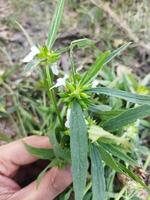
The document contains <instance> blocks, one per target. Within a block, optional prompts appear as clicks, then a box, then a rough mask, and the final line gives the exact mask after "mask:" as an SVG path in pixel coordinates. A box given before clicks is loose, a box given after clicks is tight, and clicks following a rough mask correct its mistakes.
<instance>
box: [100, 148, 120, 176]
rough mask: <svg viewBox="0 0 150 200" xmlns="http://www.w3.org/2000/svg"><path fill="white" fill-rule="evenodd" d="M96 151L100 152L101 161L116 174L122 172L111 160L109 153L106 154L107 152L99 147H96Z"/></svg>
mask: <svg viewBox="0 0 150 200" xmlns="http://www.w3.org/2000/svg"><path fill="white" fill-rule="evenodd" d="M98 149H99V151H100V155H101V158H102V160H103V161H104V162H105V163H106V165H107V166H109V167H110V168H111V169H113V170H115V171H117V172H122V171H121V169H120V168H119V166H118V163H117V162H116V161H115V160H114V159H113V157H112V156H111V155H110V153H108V151H107V150H105V149H104V148H103V147H102V146H101V145H98Z"/></svg>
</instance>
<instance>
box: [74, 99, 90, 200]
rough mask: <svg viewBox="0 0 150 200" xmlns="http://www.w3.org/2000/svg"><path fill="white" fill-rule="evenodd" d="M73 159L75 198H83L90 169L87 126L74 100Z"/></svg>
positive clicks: (77, 199)
mask: <svg viewBox="0 0 150 200" xmlns="http://www.w3.org/2000/svg"><path fill="white" fill-rule="evenodd" d="M70 134H71V135H70V136H71V141H70V142H71V144H70V145H71V160H72V175H73V187H74V191H75V199H76V200H82V198H83V193H84V189H85V184H86V178H87V169H88V160H87V156H88V136H87V126H86V124H85V120H84V117H83V113H82V109H81V107H80V105H79V104H78V103H77V102H76V101H74V102H73V105H72V108H71V116H70Z"/></svg>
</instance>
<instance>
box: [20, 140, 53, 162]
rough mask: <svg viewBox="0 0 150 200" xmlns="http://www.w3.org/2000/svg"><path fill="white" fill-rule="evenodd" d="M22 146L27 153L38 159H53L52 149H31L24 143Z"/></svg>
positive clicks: (31, 147)
mask: <svg viewBox="0 0 150 200" xmlns="http://www.w3.org/2000/svg"><path fill="white" fill-rule="evenodd" d="M23 143H24V142H23ZM24 145H25V148H26V149H27V151H28V152H29V153H30V154H31V155H33V156H35V157H37V158H39V159H43V160H52V159H53V158H54V153H53V150H52V149H44V148H36V147H33V146H31V145H28V144H26V143H24Z"/></svg>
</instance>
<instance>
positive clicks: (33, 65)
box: [23, 60, 41, 74]
mask: <svg viewBox="0 0 150 200" xmlns="http://www.w3.org/2000/svg"><path fill="white" fill-rule="evenodd" d="M40 62H41V60H32V61H31V62H29V63H28V64H26V65H25V67H24V70H23V73H25V74H26V73H28V72H32V71H33V70H34V69H35V68H36V67H37V66H38V65H39V64H40Z"/></svg>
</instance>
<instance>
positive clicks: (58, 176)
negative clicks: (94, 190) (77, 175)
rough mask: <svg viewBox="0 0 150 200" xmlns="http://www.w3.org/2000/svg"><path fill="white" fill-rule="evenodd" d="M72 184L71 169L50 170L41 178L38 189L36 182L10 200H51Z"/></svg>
mask: <svg viewBox="0 0 150 200" xmlns="http://www.w3.org/2000/svg"><path fill="white" fill-rule="evenodd" d="M71 182H72V177H71V168H70V167H68V168H66V169H58V168H56V167H55V168H52V169H51V170H50V171H48V172H47V173H46V174H45V176H44V177H43V179H42V181H41V183H40V185H39V188H37V187H36V184H37V183H36V181H34V182H33V183H31V184H30V185H28V186H27V187H25V188H23V189H22V190H20V191H19V192H17V193H16V194H15V195H14V196H13V197H12V198H11V200H20V199H21V200H35V199H36V200H43V199H44V200H53V199H54V198H55V197H57V196H58V195H59V194H60V193H61V192H63V191H64V190H65V189H66V188H67V187H68V186H69V185H70V184H71Z"/></svg>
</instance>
